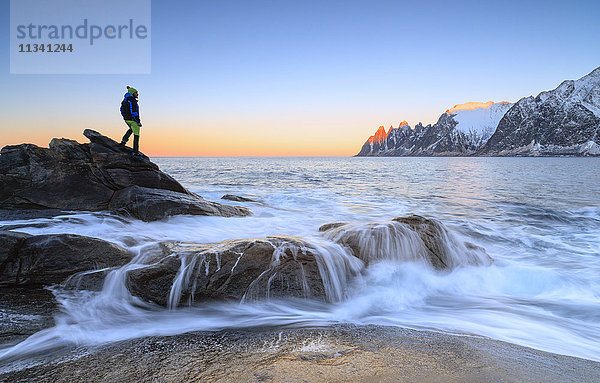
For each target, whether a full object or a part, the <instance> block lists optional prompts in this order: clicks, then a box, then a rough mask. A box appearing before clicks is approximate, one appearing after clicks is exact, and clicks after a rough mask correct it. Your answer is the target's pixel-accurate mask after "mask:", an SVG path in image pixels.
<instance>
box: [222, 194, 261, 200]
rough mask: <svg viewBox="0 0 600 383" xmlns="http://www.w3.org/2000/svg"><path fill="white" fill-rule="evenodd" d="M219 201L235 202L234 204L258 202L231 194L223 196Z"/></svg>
mask: <svg viewBox="0 0 600 383" xmlns="http://www.w3.org/2000/svg"><path fill="white" fill-rule="evenodd" d="M221 199H226V200H229V201H235V202H258V201H256V200H254V199H252V198H248V197H242V196H239V195H233V194H225V195H224V196H223V197H221Z"/></svg>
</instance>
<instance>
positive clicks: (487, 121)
mask: <svg viewBox="0 0 600 383" xmlns="http://www.w3.org/2000/svg"><path fill="white" fill-rule="evenodd" d="M483 105H488V107H487V108H486V107H479V108H477V109H467V110H457V111H455V112H452V114H454V117H453V118H454V120H455V121H456V122H457V125H456V126H455V127H454V129H456V130H457V131H459V132H462V133H464V134H465V136H466V137H467V139H468V140H469V141H471V142H472V143H473V144H474V145H476V146H480V145H483V144H484V143H485V142H486V141H487V140H488V139H489V138H490V137H491V136H492V134H494V131H495V130H496V127H497V126H498V123H499V122H500V120H501V119H502V117H503V116H504V114H505V113H506V112H507V111H508V110H509V109H510V108H511V107H512V106H513V104H510V103H508V102H500V103H491V102H490V103H486V104H483ZM455 108H456V107H455Z"/></svg>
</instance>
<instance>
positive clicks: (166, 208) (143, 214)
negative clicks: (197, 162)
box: [108, 186, 249, 221]
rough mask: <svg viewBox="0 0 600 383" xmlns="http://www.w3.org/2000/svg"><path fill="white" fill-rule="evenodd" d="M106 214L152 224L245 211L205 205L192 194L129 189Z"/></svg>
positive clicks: (113, 201) (115, 198)
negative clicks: (174, 218)
mask: <svg viewBox="0 0 600 383" xmlns="http://www.w3.org/2000/svg"><path fill="white" fill-rule="evenodd" d="M108 208H109V210H111V211H113V212H116V213H118V214H121V215H128V216H132V217H135V218H137V219H141V220H142V221H156V220H159V219H163V218H166V217H168V216H172V215H177V214H194V215H218V216H222V217H233V216H245V215H248V214H249V211H248V209H246V208H243V207H240V206H230V205H223V204H220V203H216V202H210V201H206V200H205V199H204V198H202V197H200V196H198V195H196V194H193V193H188V194H183V193H178V192H174V191H170V190H159V189H151V188H145V187H141V186H130V187H127V188H125V189H121V190H118V191H116V192H115V194H114V195H113V197H112V199H111V200H110V203H109V204H108Z"/></svg>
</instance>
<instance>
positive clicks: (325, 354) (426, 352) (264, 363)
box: [0, 325, 600, 383]
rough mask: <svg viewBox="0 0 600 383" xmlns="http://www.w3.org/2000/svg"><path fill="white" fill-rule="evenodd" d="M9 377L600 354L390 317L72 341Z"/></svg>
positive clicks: (425, 365) (523, 367)
mask: <svg viewBox="0 0 600 383" xmlns="http://www.w3.org/2000/svg"><path fill="white" fill-rule="evenodd" d="M0 381H2V382H69V383H71V382H370V383H371V382H599V381H600V363H598V362H593V361H588V360H584V359H579V358H573V357H567V356H561V355H556V354H550V353H546V352H542V351H537V350H533V349H530V348H526V347H520V346H515V345H512V344H508V343H504V342H500V341H495V340H491V339H486V338H481V337H470V336H456V335H449V334H443V333H437V332H430V331H415V330H408V329H400V328H390V327H383V326H349V325H341V326H335V327H326V328H311V329H275V328H261V329H251V330H235V331H232V330H227V331H221V332H215V333H206V332H196V333H188V334H182V335H176V336H164V337H148V338H142V339H135V340H129V341H123V342H118V343H113V344H108V345H103V346H95V347H78V348H75V349H63V350H60V351H57V352H55V353H53V354H52V355H45V356H38V357H37V358H35V359H30V360H28V361H23V360H20V361H11V362H8V363H5V365H4V366H3V367H1V366H0Z"/></svg>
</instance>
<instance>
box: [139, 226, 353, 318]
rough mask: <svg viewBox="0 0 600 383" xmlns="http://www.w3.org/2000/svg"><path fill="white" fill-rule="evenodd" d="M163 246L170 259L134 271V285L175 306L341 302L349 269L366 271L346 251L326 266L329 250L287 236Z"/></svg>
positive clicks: (147, 296) (146, 297)
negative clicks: (314, 300)
mask: <svg viewBox="0 0 600 383" xmlns="http://www.w3.org/2000/svg"><path fill="white" fill-rule="evenodd" d="M162 246H163V247H164V248H165V251H166V253H167V254H170V255H167V256H164V257H163V258H162V259H161V260H160V261H157V260H156V259H155V260H152V264H150V265H149V266H147V267H145V268H140V269H135V270H132V271H130V272H129V281H128V286H129V290H130V291H131V293H132V294H133V295H135V296H138V297H140V298H142V299H144V300H146V301H150V302H154V303H157V304H159V305H162V306H169V307H177V306H178V305H189V304H192V303H194V302H199V301H206V300H230V301H231V300H233V301H242V300H244V301H248V300H257V299H263V298H275V297H302V298H317V299H327V300H337V299H340V298H341V290H342V288H341V287H340V285H344V284H345V283H346V278H348V277H349V271H348V270H353V271H354V272H358V270H359V269H360V268H361V267H362V262H360V261H359V260H358V259H355V258H354V257H348V256H347V255H346V254H345V253H344V254H337V256H338V257H337V258H336V259H335V260H334V261H331V260H330V261H329V262H325V261H324V260H323V259H321V257H323V254H322V251H323V250H318V249H317V248H315V247H314V246H311V245H310V244H309V243H307V242H306V241H304V240H302V239H299V238H294V237H287V236H277V237H267V238H264V239H242V240H230V241H224V242H220V243H216V244H193V243H165V244H163V245H162ZM341 253H343V252H341ZM344 257H346V258H344ZM350 258H354V259H350ZM336 262H337V264H335V263H336ZM334 264H335V265H334Z"/></svg>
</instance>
